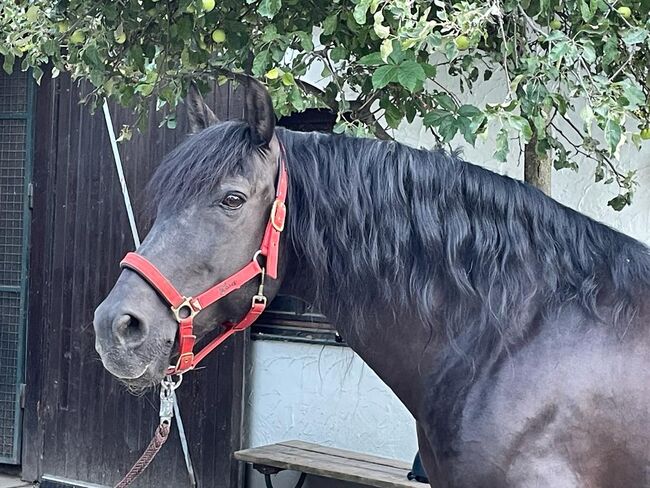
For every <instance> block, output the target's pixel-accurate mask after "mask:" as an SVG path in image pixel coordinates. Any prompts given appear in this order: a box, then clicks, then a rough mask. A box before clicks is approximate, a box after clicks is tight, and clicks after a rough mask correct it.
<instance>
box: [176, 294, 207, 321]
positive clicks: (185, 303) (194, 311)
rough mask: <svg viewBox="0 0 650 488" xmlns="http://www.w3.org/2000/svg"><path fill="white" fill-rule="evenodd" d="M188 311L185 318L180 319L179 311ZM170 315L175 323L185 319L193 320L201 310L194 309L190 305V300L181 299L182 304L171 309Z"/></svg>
mask: <svg viewBox="0 0 650 488" xmlns="http://www.w3.org/2000/svg"><path fill="white" fill-rule="evenodd" d="M185 309H187V310H188V313H187V316H186V317H181V310H185ZM171 310H172V313H173V314H174V317H175V318H176V322H180V321H181V320H186V319H193V318H194V317H195V316H196V314H197V313H199V312H200V311H201V309H200V308H199V309H195V308H194V306H193V305H192V298H191V297H190V298H187V297H183V303H181V304H180V305H179V306H178V307H171Z"/></svg>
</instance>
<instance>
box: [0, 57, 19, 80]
mask: <svg viewBox="0 0 650 488" xmlns="http://www.w3.org/2000/svg"><path fill="white" fill-rule="evenodd" d="M15 62H16V58H15V56H14V54H13V53H7V54H5V56H4V59H3V61H2V69H4V70H5V73H7V74H8V75H10V74H12V73H13V72H14V63H15Z"/></svg>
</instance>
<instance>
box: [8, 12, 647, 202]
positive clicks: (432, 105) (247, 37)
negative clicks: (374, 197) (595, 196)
mask: <svg viewBox="0 0 650 488" xmlns="http://www.w3.org/2000/svg"><path fill="white" fill-rule="evenodd" d="M213 3H214V2H212V1H207V0H117V1H111V2H108V1H104V2H96V1H91V0H65V1H64V0H60V1H49V0H48V1H45V0H34V1H32V2H26V1H23V2H21V1H18V0H17V1H11V2H3V3H2V5H0V54H2V55H3V56H4V68H5V70H7V71H10V70H11V69H12V67H13V66H14V61H15V59H20V60H21V66H22V68H23V69H27V68H29V67H32V68H33V72H34V76H35V77H36V78H37V79H38V78H40V77H41V76H42V74H43V71H42V70H43V66H44V65H46V64H48V63H50V64H51V66H52V73H53V75H54V76H56V75H57V74H58V73H59V72H61V71H67V72H70V73H71V74H72V76H73V77H75V78H83V79H87V80H89V81H90V82H91V83H92V84H93V86H94V87H95V89H94V91H93V92H92V93H91V94H90V95H89V97H88V100H89V101H90V102H92V103H98V101H99V100H101V98H103V97H105V96H108V97H114V98H116V99H117V100H119V101H120V102H121V103H122V104H124V105H128V106H133V107H135V108H136V109H137V110H139V113H140V114H142V111H143V110H144V108H143V107H144V106H145V104H143V103H141V102H142V100H143V99H145V98H148V97H156V100H157V107H158V108H163V107H171V108H173V107H175V106H176V104H177V103H178V102H179V100H180V99H181V98H182V97H183V95H184V93H185V92H186V90H187V86H188V83H189V80H190V78H193V77H197V76H198V77H202V78H203V79H208V78H210V77H214V75H215V73H222V74H223V73H224V70H231V71H244V72H249V73H251V74H253V75H254V76H257V77H260V78H265V79H266V81H267V83H268V85H269V88H270V91H271V94H272V97H273V100H274V104H275V107H276V110H277V112H278V113H279V114H281V115H284V114H288V113H290V112H293V111H301V110H304V109H305V108H307V107H313V106H325V107H329V108H331V109H332V110H334V111H335V112H336V113H337V114H338V123H337V125H336V131H347V132H351V133H354V134H357V135H360V134H368V133H373V134H375V135H376V136H378V137H390V128H396V127H398V126H399V125H400V124H401V123H402V122H403V121H404V120H406V121H409V122H410V121H412V120H413V119H414V118H415V117H421V118H422V119H423V121H424V124H425V125H426V126H427V127H428V128H429V130H430V131H431V132H432V133H433V134H434V135H435V136H436V138H437V140H438V141H439V142H440V143H441V144H444V143H448V142H450V141H451V140H452V138H454V137H455V136H456V135H457V134H460V135H461V136H462V137H464V139H465V140H466V141H467V142H468V143H469V144H476V142H477V138H479V137H482V136H485V134H487V133H488V132H489V131H491V132H493V133H495V134H496V142H497V148H496V153H495V157H496V158H498V159H501V160H503V159H505V157H506V155H507V153H508V149H509V145H510V143H511V141H512V139H513V138H514V137H516V138H518V139H519V141H520V143H521V144H524V145H525V146H526V147H525V149H526V150H525V165H526V168H527V170H530V171H526V175H527V178H528V180H529V181H531V182H532V183H534V184H537V185H538V186H540V187H542V188H544V187H547V185H548V180H549V178H548V176H549V175H550V169H549V168H550V165H551V164H553V165H554V166H555V168H557V169H562V168H570V169H576V168H577V162H576V158H577V157H587V158H589V159H590V160H591V161H593V168H594V177H595V179H596V180H597V181H602V182H603V183H605V184H615V185H618V187H619V190H620V191H619V195H618V196H617V197H616V198H614V199H612V200H610V201H609V205H610V206H612V207H613V208H615V209H617V210H620V209H621V208H623V207H624V206H625V205H627V204H628V203H629V202H630V201H631V199H632V196H633V192H634V189H635V186H636V180H635V174H634V172H630V171H624V170H623V169H621V168H622V165H621V164H620V163H619V162H618V157H619V154H620V149H621V146H622V145H623V144H625V143H631V144H634V145H636V146H639V145H640V144H641V143H642V141H643V140H645V139H646V137H647V133H643V134H642V132H641V130H642V129H644V128H646V127H648V126H650V108H649V106H648V91H649V90H650V75H649V72H648V66H649V65H650V63H648V60H649V59H650V49H649V46H650V44H649V42H650V37H649V27H650V21H649V19H648V9H649V8H650V4H648V3H647V2H642V1H624V2H616V1H607V0H564V1H563V0H524V1H516V0H491V1H456V0H453V1H447V2H443V1H440V0H435V1H434V2H430V1H428V0H427V1H424V0H327V1H324V0H305V1H303V0H247V1H245V2H242V1H239V0H219V1H218V2H216V6H213ZM215 33H216V34H215ZM314 67H318V69H319V70H320V72H321V76H322V79H323V80H322V84H321V85H322V86H323V88H322V89H319V88H316V87H315V86H312V85H310V84H308V83H306V82H305V81H304V79H303V78H304V75H305V73H306V72H307V70H308V69H314ZM493 74H497V75H498V76H499V77H501V78H502V79H503V80H504V81H505V86H506V89H505V91H504V95H503V97H502V98H501V99H499V100H495V101H494V102H493V103H489V104H485V105H483V106H477V105H471V104H463V103H461V102H460V100H459V97H458V96H457V95H458V93H457V90H460V91H474V90H477V89H478V88H480V87H481V85H483V84H484V83H486V82H489V80H490V78H491V77H492V76H493ZM449 75H451V76H452V77H453V79H454V80H455V82H456V83H457V85H458V88H454V89H451V87H449V86H445V85H444V84H443V83H442V81H441V79H442V76H445V79H448V77H449ZM380 122H381V123H380ZM167 123H168V124H169V125H170V126H173V125H174V123H175V121H174V118H173V114H172V115H170V116H169V117H168V119H167ZM560 124H561V125H560ZM644 134H645V136H644ZM545 174H546V176H543V175H545ZM536 175H542V176H539V177H538V176H536ZM546 189H548V188H546Z"/></svg>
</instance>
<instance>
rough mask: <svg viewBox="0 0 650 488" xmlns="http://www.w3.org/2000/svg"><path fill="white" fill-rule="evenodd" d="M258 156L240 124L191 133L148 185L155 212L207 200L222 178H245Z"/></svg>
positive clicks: (213, 127)
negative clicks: (237, 176)
mask: <svg viewBox="0 0 650 488" xmlns="http://www.w3.org/2000/svg"><path fill="white" fill-rule="evenodd" d="M259 154H260V149H259V147H258V145H256V144H254V143H253V141H252V136H251V129H250V127H249V126H248V124H246V123H245V122H243V121H229V122H222V123H218V124H216V125H214V126H212V127H208V128H207V129H205V130H203V131H201V132H199V133H197V134H191V135H189V136H188V137H187V139H186V140H185V141H183V143H181V144H180V145H179V146H178V147H176V148H175V149H174V150H173V151H172V152H170V153H169V154H168V155H167V156H166V157H165V158H164V159H163V161H162V162H161V164H160V165H159V166H158V168H157V169H156V171H155V173H154V175H153V178H152V179H151V181H150V182H149V186H148V193H149V194H150V195H152V201H153V202H155V205H156V206H157V209H158V210H160V209H162V210H163V211H166V212H175V211H178V210H179V209H180V208H183V207H185V206H187V205H189V204H192V203H196V202H202V201H205V200H206V199H209V198H210V195H211V194H212V193H213V190H214V188H215V186H216V185H217V184H218V182H219V181H221V180H222V179H223V178H225V177H228V176H233V175H244V176H247V175H249V174H250V172H251V171H254V170H255V164H256V162H257V161H258V158H255V157H254V156H256V155H259Z"/></svg>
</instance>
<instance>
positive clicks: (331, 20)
mask: <svg viewBox="0 0 650 488" xmlns="http://www.w3.org/2000/svg"><path fill="white" fill-rule="evenodd" d="M337 24H338V15H337V14H332V15H330V16H328V17H326V18H325V20H324V21H323V34H325V35H326V36H329V35H332V34H334V31H335V30H336V25H337Z"/></svg>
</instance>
